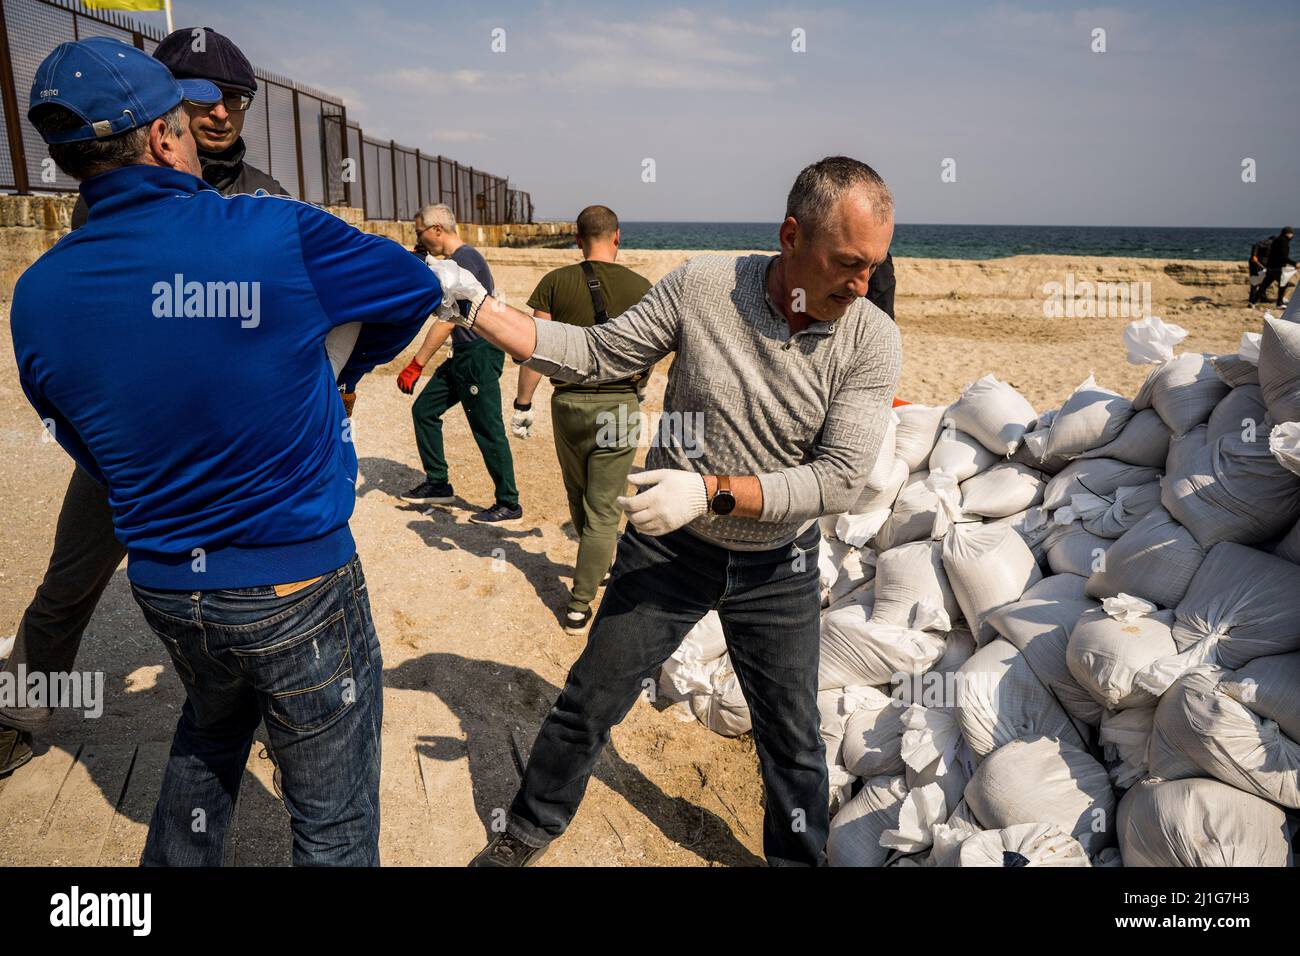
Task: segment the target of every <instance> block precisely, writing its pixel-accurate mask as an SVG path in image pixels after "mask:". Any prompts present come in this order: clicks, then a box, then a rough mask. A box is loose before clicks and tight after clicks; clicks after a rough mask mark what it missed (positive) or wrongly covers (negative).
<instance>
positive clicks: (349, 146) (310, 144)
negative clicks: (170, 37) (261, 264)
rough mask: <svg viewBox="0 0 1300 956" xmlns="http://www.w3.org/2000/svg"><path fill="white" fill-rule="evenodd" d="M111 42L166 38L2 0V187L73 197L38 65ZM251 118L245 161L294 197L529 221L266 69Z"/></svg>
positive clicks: (397, 211)
mask: <svg viewBox="0 0 1300 956" xmlns="http://www.w3.org/2000/svg"><path fill="white" fill-rule="evenodd" d="M92 36H106V37H113V38H114V39H117V40H121V41H122V42H123V43H129V44H131V45H132V46H135V47H137V48H138V49H141V50H144V51H145V52H146V53H153V51H154V50H155V49H156V48H157V46H158V42H159V41H160V40H161V39H162V34H161V33H159V32H158V31H157V30H155V29H153V28H151V27H148V26H145V25H142V24H138V23H135V22H134V21H132V20H130V19H128V18H127V17H125V16H123V15H122V14H120V13H116V12H114V11H111V10H89V9H87V8H86V7H85V6H83V5H82V4H81V3H79V2H77V0H0V190H12V191H15V192H18V193H23V194H26V193H33V192H74V191H75V190H76V188H77V183H76V181H75V180H73V179H71V178H69V177H68V176H65V175H64V174H63V173H62V172H61V171H59V170H58V169H57V168H55V167H54V164H53V163H51V162H49V161H48V158H47V153H46V150H45V144H44V142H42V140H41V138H40V135H39V134H38V133H37V132H36V130H35V129H34V128H33V127H32V125H31V124H30V123H29V122H27V119H26V114H27V110H26V107H25V104H26V102H27V91H28V90H30V89H31V85H32V79H33V78H34V77H35V75H36V69H37V67H38V66H39V65H40V63H41V61H42V60H43V59H45V57H46V55H47V54H48V53H49V52H50V51H51V50H52V49H54V47H55V46H57V45H58V44H60V43H63V42H64V41H67V40H79V39H83V38H85V37H92ZM254 72H255V73H256V74H257V79H258V86H259V89H258V93H257V96H256V98H255V99H254V100H253V105H252V107H251V108H250V109H249V111H248V113H247V115H246V116H245V119H244V131H243V137H244V144H245V146H246V147H247V154H246V157H245V158H246V160H247V161H248V162H249V163H251V164H252V165H253V166H256V167H257V168H258V169H261V170H263V171H265V172H267V173H269V174H270V175H272V176H274V177H275V178H276V179H277V180H279V181H280V184H281V185H282V186H284V188H285V189H286V190H288V191H289V192H290V193H291V194H293V195H294V196H296V197H297V198H299V199H302V200H305V201H306V202H311V203H317V204H319V205H331V206H332V205H348V206H358V207H361V208H363V209H364V210H365V215H366V218H367V219H410V218H411V217H413V216H414V215H415V213H416V211H417V210H419V208H420V206H422V205H424V204H427V203H437V202H443V203H446V204H447V205H448V206H450V207H451V208H452V209H454V210H455V211H456V218H457V220H459V221H460V222H465V223H476V224H491V223H508V222H532V221H533V203H532V198H531V197H530V196H529V194H528V193H526V192H524V191H522V190H519V189H511V188H510V185H509V182H508V181H507V180H506V179H504V178H502V177H500V176H494V175H492V174H491V173H485V172H483V171H482V170H478V169H474V168H473V167H470V166H462V165H461V164H460V163H458V162H456V161H455V160H452V159H448V158H446V157H445V156H429V155H427V154H423V153H421V152H420V150H418V149H411V148H410V147H407V146H402V145H400V144H398V143H395V142H392V141H391V140H390V141H387V142H383V141H380V140H375V139H370V138H368V137H367V136H366V135H365V133H364V132H363V130H362V129H361V127H360V126H358V125H357V124H356V123H350V122H349V121H348V111H347V106H346V105H345V104H344V103H343V101H342V100H340V99H337V98H336V97H333V96H330V95H328V94H326V93H322V92H320V91H319V90H316V89H313V88H312V87H310V86H307V85H305V84H303V83H298V82H296V81H294V80H290V79H286V78H285V77H282V76H279V75H277V74H275V73H271V72H270V71H268V70H263V69H255V71H254Z"/></svg>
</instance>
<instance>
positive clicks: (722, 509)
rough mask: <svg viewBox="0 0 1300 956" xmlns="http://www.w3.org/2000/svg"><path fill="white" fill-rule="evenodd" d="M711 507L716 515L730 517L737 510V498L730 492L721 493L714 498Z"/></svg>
mask: <svg viewBox="0 0 1300 956" xmlns="http://www.w3.org/2000/svg"><path fill="white" fill-rule="evenodd" d="M710 507H712V509H713V513H714V514H715V515H729V514H731V512H733V511H735V510H736V496H735V495H733V494H732V493H731V492H730V491H719V492H718V493H717V494H716V495H714V496H713V503H712V505H711V506H710Z"/></svg>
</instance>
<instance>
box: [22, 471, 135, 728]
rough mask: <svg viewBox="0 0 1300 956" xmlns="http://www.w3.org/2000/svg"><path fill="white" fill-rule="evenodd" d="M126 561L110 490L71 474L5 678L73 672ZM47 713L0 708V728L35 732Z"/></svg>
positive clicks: (82, 475) (84, 475)
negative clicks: (102, 602) (96, 616)
mask: <svg viewBox="0 0 1300 956" xmlns="http://www.w3.org/2000/svg"><path fill="white" fill-rule="evenodd" d="M124 557H126V548H124V547H123V546H122V543H121V542H119V541H118V540H117V538H116V537H115V536H114V534H113V512H112V509H111V508H109V506H108V489H107V488H105V487H104V486H103V485H101V484H99V483H98V482H97V481H95V479H93V478H91V477H90V475H89V474H87V473H86V472H85V471H83V470H82V469H81V468H77V469H75V470H74V471H73V473H72V480H71V481H69V482H68V490H67V491H66V492H64V494H63V507H62V508H60V510H59V522H58V526H57V527H56V529H55V532H54V549H53V551H52V553H51V554H50V563H49V565H48V567H47V568H46V569H45V579H44V580H43V581H42V582H41V584H40V587H38V588H37V589H36V594H35V595H34V596H33V597H32V602H31V604H29V605H28V606H27V610H26V611H25V612H24V613H23V617H22V620H21V621H20V622H19V624H18V634H17V636H16V639H15V641H14V649H13V653H12V654H11V655H10V656H9V660H8V661H7V662H6V663H5V668H4V669H5V673H7V674H14V675H17V672H18V667H19V665H23V666H25V667H26V672H27V674H28V675H29V676H30V675H31V674H34V673H43V674H54V673H66V672H69V671H71V670H72V668H73V666H74V664H75V663H76V659H77V650H78V648H80V647H81V636H82V635H83V634H84V633H85V631H86V625H87V624H89V623H90V618H91V615H93V614H94V613H95V605H96V604H98V603H99V598H100V596H101V595H102V594H103V593H104V589H105V588H106V587H108V582H109V581H111V580H112V579H113V574H114V572H115V571H116V570H117V566H118V565H119V564H121V563H122V559H123V558H124ZM16 679H17V677H16V676H15V677H13V678H11V680H16ZM51 713H52V711H51V710H50V708H48V707H25V708H16V707H6V708H0V723H4V724H7V725H9V726H12V727H18V728H21V729H23V730H39V729H40V728H41V727H42V726H43V725H44V724H45V723H46V722H47V721H48V720H49V718H50V715H51Z"/></svg>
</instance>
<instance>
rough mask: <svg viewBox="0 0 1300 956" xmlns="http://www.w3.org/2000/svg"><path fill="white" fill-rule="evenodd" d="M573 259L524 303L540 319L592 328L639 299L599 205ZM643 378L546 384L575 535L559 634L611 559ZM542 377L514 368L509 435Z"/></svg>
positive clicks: (609, 219) (575, 623)
mask: <svg viewBox="0 0 1300 956" xmlns="http://www.w3.org/2000/svg"><path fill="white" fill-rule="evenodd" d="M577 224H578V247H579V248H580V249H582V258H583V261H582V262H581V263H578V264H575V265H571V266H564V267H562V268H559V269H555V270H554V271H552V272H549V273H547V274H546V275H545V276H543V277H542V281H541V282H539V283H538V284H537V289H536V290H535V291H534V292H533V294H532V296H531V297H530V298H529V300H528V307H529V308H531V309H532V310H533V315H534V316H536V317H537V318H539V319H552V320H554V321H556V322H563V323H565V324H567V325H579V326H591V325H596V324H600V323H603V322H605V321H607V320H609V319H612V318H616V317H618V316H619V315H622V314H623V312H624V311H625V310H626V309H629V308H631V307H632V306H634V305H636V303H637V302H639V301H640V299H641V297H642V296H643V295H645V293H646V292H647V291H648V290H649V289H650V283H649V282H647V281H646V280H645V279H644V278H642V277H641V276H639V275H637V274H636V273H635V272H633V271H632V270H631V269H626V268H624V267H623V266H620V265H616V264H615V263H614V259H615V258H616V257H617V255H618V245H619V229H618V217H617V216H615V215H614V213H613V211H612V210H611V209H609V208H607V207H605V206H588V207H587V208H586V209H584V210H583V211H582V212H581V213H579V214H578V223H577ZM648 375H649V372H648V371H647V372H645V373H642V374H640V375H637V376H634V377H633V378H628V379H623V380H622V381H618V382H605V383H603V384H600V385H588V384H581V385H576V384H573V383H570V382H561V381H558V380H552V382H551V384H552V385H554V386H555V394H554V395H553V396H552V398H551V425H552V429H553V431H554V433H555V455H556V457H557V458H558V459H559V460H560V471H561V472H562V473H563V475H564V490H565V492H566V494H567V495H568V499H569V515H570V516H571V517H572V518H573V527H574V530H576V531H577V532H578V535H579V541H578V566H577V568H576V569H575V570H574V572H573V589H572V591H571V592H570V596H569V606H568V608H567V609H566V610H565V612H564V629H565V630H566V631H568V632H569V633H575V634H576V633H581V632H582V631H583V630H584V629H585V628H586V626H587V625H588V624H589V623H590V622H591V602H592V600H594V599H595V597H596V588H597V587H599V586H600V583H601V581H602V580H603V579H604V577H605V574H606V572H608V571H609V565H610V562H611V560H612V559H613V555H614V544H615V542H616V539H617V537H618V521H619V517H620V516H621V514H622V508H621V507H619V504H618V501H617V500H616V499H617V498H618V496H619V495H621V494H623V493H624V492H625V491H626V490H627V475H628V472H629V471H630V470H631V468H632V460H633V459H634V458H635V457H636V448H637V437H638V434H639V428H638V426H639V424H640V418H641V414H640V409H641V404H640V395H639V390H643V389H644V387H645V382H646V380H647V378H648ZM540 380H541V375H540V373H538V372H534V371H533V370H532V369H530V368H527V367H525V366H522V365H521V366H520V367H519V385H518V390H517V394H516V397H515V404H514V408H515V412H514V416H513V417H512V419H511V422H510V430H511V431H512V432H514V434H516V435H518V436H519V437H520V438H527V437H528V434H529V432H530V430H531V428H532V424H533V410H532V402H533V392H534V391H535V390H536V388H537V383H538V382H539V381H540Z"/></svg>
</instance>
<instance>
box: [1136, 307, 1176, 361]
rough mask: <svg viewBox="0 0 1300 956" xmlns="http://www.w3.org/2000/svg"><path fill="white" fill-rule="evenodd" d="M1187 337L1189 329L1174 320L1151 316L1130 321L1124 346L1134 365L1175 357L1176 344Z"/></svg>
mask: <svg viewBox="0 0 1300 956" xmlns="http://www.w3.org/2000/svg"><path fill="white" fill-rule="evenodd" d="M1185 338H1187V330H1186V329H1185V328H1183V327H1182V326H1180V325H1174V324H1173V323H1172V322H1165V321H1164V320H1163V319H1159V318H1156V317H1155V316H1149V317H1148V318H1145V319H1139V320H1137V321H1136V322H1130V323H1129V324H1128V326H1126V327H1125V329H1124V348H1125V349H1126V350H1127V351H1128V360H1129V362H1130V363H1131V364H1133V365H1144V364H1148V363H1151V362H1167V361H1168V360H1169V359H1171V358H1173V357H1174V346H1175V345H1177V344H1178V343H1179V342H1181V341H1182V340H1183V339H1185Z"/></svg>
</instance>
